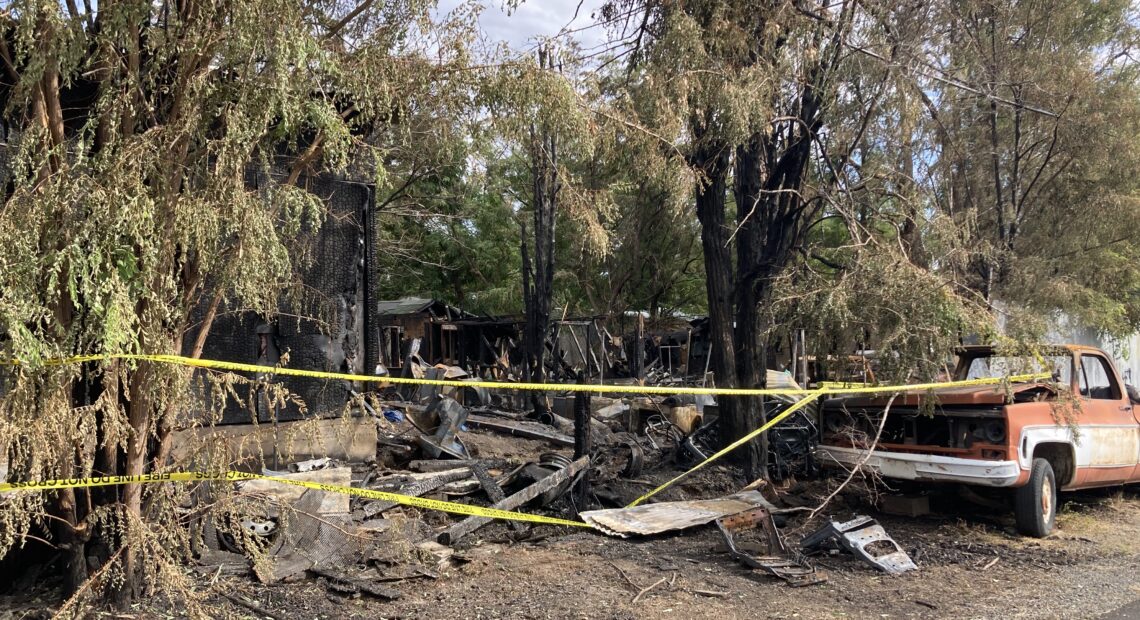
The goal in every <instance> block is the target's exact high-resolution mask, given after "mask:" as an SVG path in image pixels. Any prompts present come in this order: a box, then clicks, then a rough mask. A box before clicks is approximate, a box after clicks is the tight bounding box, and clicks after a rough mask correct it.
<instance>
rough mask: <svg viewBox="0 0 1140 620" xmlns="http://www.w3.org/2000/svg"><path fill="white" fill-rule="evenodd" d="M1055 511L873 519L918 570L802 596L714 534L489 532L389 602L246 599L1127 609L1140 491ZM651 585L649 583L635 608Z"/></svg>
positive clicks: (980, 611)
mask: <svg viewBox="0 0 1140 620" xmlns="http://www.w3.org/2000/svg"><path fill="white" fill-rule="evenodd" d="M1063 501H1064V502H1065V504H1064V508H1063V512H1062V513H1061V514H1060V515H1059V519H1058V528H1057V531H1056V532H1055V533H1054V535H1052V536H1051V537H1049V538H1047V539H1044V540H1033V539H1027V538H1022V537H1019V536H1017V535H1016V534H1014V533H1013V532H1012V519H1010V518H1009V517H1008V516H1007V515H1001V514H996V515H986V514H976V513H975V514H958V515H955V514H943V515H939V516H929V517H922V518H918V519H910V518H905V517H891V516H884V515H879V514H875V513H872V514H874V516H876V517H878V518H879V519H880V522H881V523H882V524H883V525H884V526H885V527H886V528H887V530H888V532H890V533H891V534H892V536H894V538H895V539H896V540H897V541H898V542H899V543H900V544H901V545H902V546H903V547H904V548H905V549H906V550H907V551H908V552H909V553H910V554H911V556H912V557H913V558H914V559H915V560H916V563H917V564H918V565H919V567H920V568H919V570H918V571H914V572H911V573H907V574H904V575H899V576H888V575H884V574H881V573H878V572H875V571H873V570H872V569H871V568H869V567H868V566H866V565H864V564H862V563H860V562H858V561H857V560H855V559H854V558H852V557H850V556H844V555H839V556H833V557H827V558H824V559H820V560H819V561H818V565H819V566H820V567H821V568H823V569H824V570H826V571H827V573H828V575H829V578H830V579H829V581H828V582H827V583H826V584H823V585H817V586H809V587H804V588H792V587H789V586H787V585H785V584H783V583H782V582H779V581H777V580H775V579H773V578H770V577H767V576H765V575H763V574H757V573H755V572H753V571H750V570H748V569H746V568H744V567H743V566H741V565H740V564H738V563H737V562H736V561H735V560H733V559H732V558H731V557H729V556H728V555H727V553H726V551H725V550H724V548H723V545H722V543H721V539H720V535H719V533H718V532H717V531H716V529H715V527H713V526H706V527H701V528H696V529H694V530H691V531H685V532H681V533H676V534H664V535H658V536H655V537H647V538H639V539H617V538H609V537H605V536H602V535H600V534H595V533H592V532H563V533H559V532H558V531H557V528H537V530H550V531H551V532H549V533H553V535H551V536H549V537H548V538H545V539H543V540H540V541H537V542H523V543H514V544H510V543H504V542H502V541H503V540H504V539H505V538H506V531H507V530H506V528H505V527H502V526H498V525H497V526H495V527H493V528H486V529H484V530H481V531H480V532H479V535H478V536H477V537H473V538H474V539H473V540H472V541H471V543H473V544H471V546H470V547H469V548H468V549H466V550H464V551H463V555H464V557H465V559H466V561H465V562H464V563H462V564H460V565H458V566H456V567H453V568H451V569H449V570H447V571H446V572H445V573H444V574H442V575H441V576H440V578H439V579H438V580H434V581H419V582H414V583H413V582H405V583H403V584H400V585H398V586H397V587H398V589H400V590H401V592H402V593H403V595H404V596H403V597H402V598H401V599H399V600H397V601H393V602H381V601H378V600H375V599H372V598H358V599H352V598H349V599H339V598H336V599H334V600H335V602H334V600H330V598H329V596H328V595H327V594H326V589H325V587H324V586H323V585H322V584H321V583H320V582H319V581H314V580H309V581H306V582H303V583H299V584H293V585H285V586H279V587H273V588H268V589H265V588H262V589H261V590H260V592H258V591H257V590H253V592H254V594H253V596H255V597H256V598H257V599H258V601H259V602H260V603H261V604H262V605H263V606H264V607H266V608H268V609H272V610H280V611H281V612H282V613H283V614H284V617H290V618H302V617H304V618H580V619H587V618H669V617H673V618H710V619H716V620H729V619H735V618H742V619H743V618H1095V617H1097V616H1099V615H1102V614H1105V613H1108V612H1111V611H1113V610H1116V609H1118V608H1120V607H1122V606H1124V605H1126V604H1128V603H1130V602H1133V601H1135V600H1137V599H1140V555H1138V554H1137V551H1138V550H1140V493H1138V491H1135V490H1127V491H1121V490H1119V489H1116V490H1110V491H1099V492H1090V493H1082V494H1079V495H1074V496H1069V497H1065V498H1063ZM865 512H866V511H865ZM793 527H794V525H793ZM536 533H537V532H536ZM546 533H548V532H545V531H543V532H542V534H546ZM995 560H996V561H995ZM619 568H620V570H619ZM623 572H624V573H625V575H624V576H623V574H622V573H623ZM627 577H628V580H627ZM662 580H663V581H662ZM651 584H658V585H656V586H655V587H653V588H652V589H649V590H648V591H646V592H645V593H643V594H642V595H641V596H640V599H639V600H637V601H636V602H634V599H635V598H637V594H638V593H639V592H640V591H641V589H643V588H646V587H647V586H650V585H651ZM233 586H234V587H238V588H241V589H242V590H248V587H242V585H241V584H239V583H234V584H233ZM235 611H236V610H235Z"/></svg>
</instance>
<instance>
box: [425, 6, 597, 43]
mask: <svg viewBox="0 0 1140 620" xmlns="http://www.w3.org/2000/svg"><path fill="white" fill-rule="evenodd" d="M463 1H464V0H440V2H439V8H438V11H439V12H441V13H446V12H448V11H450V10H452V9H454V8H455V7H456V6H459V5H460V4H461V3H462V2H463ZM603 1H604V0H581V7H580V8H579V4H578V0H525V1H524V2H521V3H520V4H519V6H518V8H516V9H515V10H514V11H512V12H511V14H510V15H508V14H507V11H506V9H505V6H504V2H503V0H478V2H479V3H480V4H482V5H483V6H484V7H485V8H484V9H483V13H482V14H481V15H480V16H479V26H480V27H481V28H482V29H483V32H484V33H486V35H487V36H488V37H489V38H490V39H492V40H493V41H506V42H507V43H508V44H510V46H511V47H512V48H515V49H519V50H523V49H527V48H529V47H531V44H532V43H533V40H534V38H535V37H548V36H551V35H554V34H556V33H558V32H559V31H560V30H562V29H564V28H565V29H570V30H573V29H578V28H583V27H585V26H589V25H590V24H591V23H593V21H594V20H593V19H592V18H591V14H592V13H594V12H595V11H596V10H597V9H598V8H599V7H601V5H602V3H603ZM575 10H577V14H578V15H577V18H575V16H574V13H575ZM604 35H605V32H604V31H603V29H602V28H597V27H595V28H589V29H587V30H584V31H580V32H576V33H574V34H573V36H574V37H575V38H577V39H578V41H579V42H580V43H581V44H582V46H583V47H584V48H587V49H588V48H590V47H593V46H595V45H597V44H599V43H601V42H602V40H603V38H604Z"/></svg>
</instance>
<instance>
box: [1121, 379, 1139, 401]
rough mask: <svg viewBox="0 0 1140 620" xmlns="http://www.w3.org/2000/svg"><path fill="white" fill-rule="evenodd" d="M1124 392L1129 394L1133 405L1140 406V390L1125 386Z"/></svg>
mask: <svg viewBox="0 0 1140 620" xmlns="http://www.w3.org/2000/svg"><path fill="white" fill-rule="evenodd" d="M1124 391H1125V392H1128V400H1129V401H1130V402H1131V403H1132V404H1133V405H1140V390H1138V389H1136V387H1135V386H1132V385H1127V384H1125V386H1124Z"/></svg>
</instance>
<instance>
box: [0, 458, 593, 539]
mask: <svg viewBox="0 0 1140 620" xmlns="http://www.w3.org/2000/svg"><path fill="white" fill-rule="evenodd" d="M239 480H271V481H273V482H280V483H282V484H290V485H293V486H298V487H304V488H306V489H313V490H317V491H327V492H330V493H344V494H346V495H355V496H357V497H364V498H368V499H375V500H380V501H385V502H396V503H397V504H403V505H404V506H412V507H415V508H422V509H424V510H438V511H441V512H450V513H452V514H460V515H468V516H472V517H487V518H489V519H506V520H510V521H527V522H530V523H545V524H548V525H570V526H574V527H590V526H589V525H588V524H586V523H582V522H581V521H570V520H567V519H558V518H555V517H545V516H542V515H535V514H527V513H524V512H512V511H509V510H499V509H497V508H484V507H482V506H472V505H469V504H459V503H456V502H446V501H442V500H437V499H428V498H425V497H414V496H411V495H401V494H399V493H388V492H386V491H375V490H372V489H358V488H356V487H346V486H341V485H337V484H324V483H319V482H310V481H308V480H293V479H290V478H281V477H279V476H265V475H262V474H252V473H246V472H239V471H226V472H218V473H209V472H169V473H155V474H143V475H140V476H98V477H94V478H66V479H60V480H44V481H42V482H3V483H0V492H4V491H51V490H55V489H75V488H89V487H105V486H114V485H121V484H148V483H156V482H206V481H228V482H236V481H239Z"/></svg>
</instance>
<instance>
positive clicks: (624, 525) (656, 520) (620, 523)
mask: <svg viewBox="0 0 1140 620" xmlns="http://www.w3.org/2000/svg"><path fill="white" fill-rule="evenodd" d="M758 506H762V507H764V508H767V509H769V510H777V509H776V507H775V506H773V505H772V504H771V503H769V502H768V500H766V499H764V496H763V495H761V494H760V492H759V491H745V492H743V493H736V494H734V495H728V496H725V497H720V498H717V499H702V500H690V501H683V502H658V503H656V504H642V505H640V506H634V507H633V508H610V509H607V510H589V511H586V512H583V513H581V514H580V515H579V516H580V517H581V518H582V519H583V520H584V521H585V522H586V523H589V524H590V525H592V526H594V527H595V528H597V529H598V530H601V531H602V532H605V533H606V534H610V535H611V536H621V537H626V536H628V535H630V534H642V535H645V534H659V533H661V532H670V531H673V530H683V529H685V528H689V527H693V526H696V525H703V524H705V523H708V522H710V521H714V520H716V519H719V518H721V517H724V516H727V515H731V514H736V513H739V512H743V511H745V510H750V509H753V508H756V507H758Z"/></svg>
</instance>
